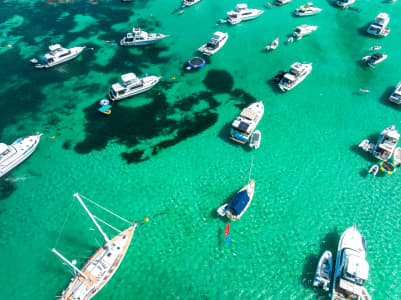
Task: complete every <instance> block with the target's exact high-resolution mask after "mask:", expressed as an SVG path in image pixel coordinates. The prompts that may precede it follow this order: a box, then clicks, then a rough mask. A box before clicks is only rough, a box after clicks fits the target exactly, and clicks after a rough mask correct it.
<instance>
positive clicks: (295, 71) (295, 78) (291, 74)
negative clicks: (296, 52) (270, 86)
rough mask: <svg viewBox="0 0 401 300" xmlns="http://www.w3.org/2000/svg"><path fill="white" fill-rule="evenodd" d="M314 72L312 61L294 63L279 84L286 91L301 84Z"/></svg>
mask: <svg viewBox="0 0 401 300" xmlns="http://www.w3.org/2000/svg"><path fill="white" fill-rule="evenodd" d="M311 72H312V63H310V64H301V63H300V62H296V63H293V64H292V65H291V68H290V70H289V71H288V72H286V73H285V74H284V75H282V78H281V80H280V82H279V84H278V86H279V88H280V89H281V90H282V91H283V92H285V91H289V90H292V89H293V88H294V87H296V86H297V85H298V84H300V83H301V82H302V81H303V80H304V79H305V78H306V77H307V76H308V75H309V74H310V73H311Z"/></svg>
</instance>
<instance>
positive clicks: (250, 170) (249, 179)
mask: <svg viewBox="0 0 401 300" xmlns="http://www.w3.org/2000/svg"><path fill="white" fill-rule="evenodd" d="M252 165H253V155H252V160H251V168H250V169H249V178H248V184H249V183H250V182H251V173H252Z"/></svg>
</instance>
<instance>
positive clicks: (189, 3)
mask: <svg viewBox="0 0 401 300" xmlns="http://www.w3.org/2000/svg"><path fill="white" fill-rule="evenodd" d="M199 2H201V0H185V1H184V2H183V3H182V5H181V8H186V7H189V6H192V5H195V4H196V3H199Z"/></svg>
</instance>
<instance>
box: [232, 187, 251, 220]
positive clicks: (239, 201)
mask: <svg viewBox="0 0 401 300" xmlns="http://www.w3.org/2000/svg"><path fill="white" fill-rule="evenodd" d="M249 200H250V199H249V196H248V190H247V189H245V190H243V191H242V192H240V193H238V194H236V195H235V197H234V199H233V200H232V201H231V203H230V205H229V206H228V209H231V210H232V211H233V212H234V213H235V214H237V215H239V214H240V213H241V212H242V211H243V210H244V208H245V207H246V205H247V204H248V202H249Z"/></svg>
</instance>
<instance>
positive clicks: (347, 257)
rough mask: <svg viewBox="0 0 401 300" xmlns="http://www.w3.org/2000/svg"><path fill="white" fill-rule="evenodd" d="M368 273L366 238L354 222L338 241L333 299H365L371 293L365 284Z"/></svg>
mask: <svg viewBox="0 0 401 300" xmlns="http://www.w3.org/2000/svg"><path fill="white" fill-rule="evenodd" d="M368 275H369V264H368V262H367V261H366V243H365V239H364V238H363V237H362V235H361V234H360V233H359V231H358V230H357V229H356V226H355V224H354V225H353V226H352V227H350V228H348V229H347V230H346V231H345V232H344V233H343V234H342V235H341V238H340V242H339V243H338V250H337V259H336V266H335V271H334V278H333V292H332V295H331V300H348V299H355V300H362V299H365V298H363V297H367V296H366V295H369V294H368V293H367V291H366V289H364V286H363V285H364V284H365V281H366V280H367V279H368Z"/></svg>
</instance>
